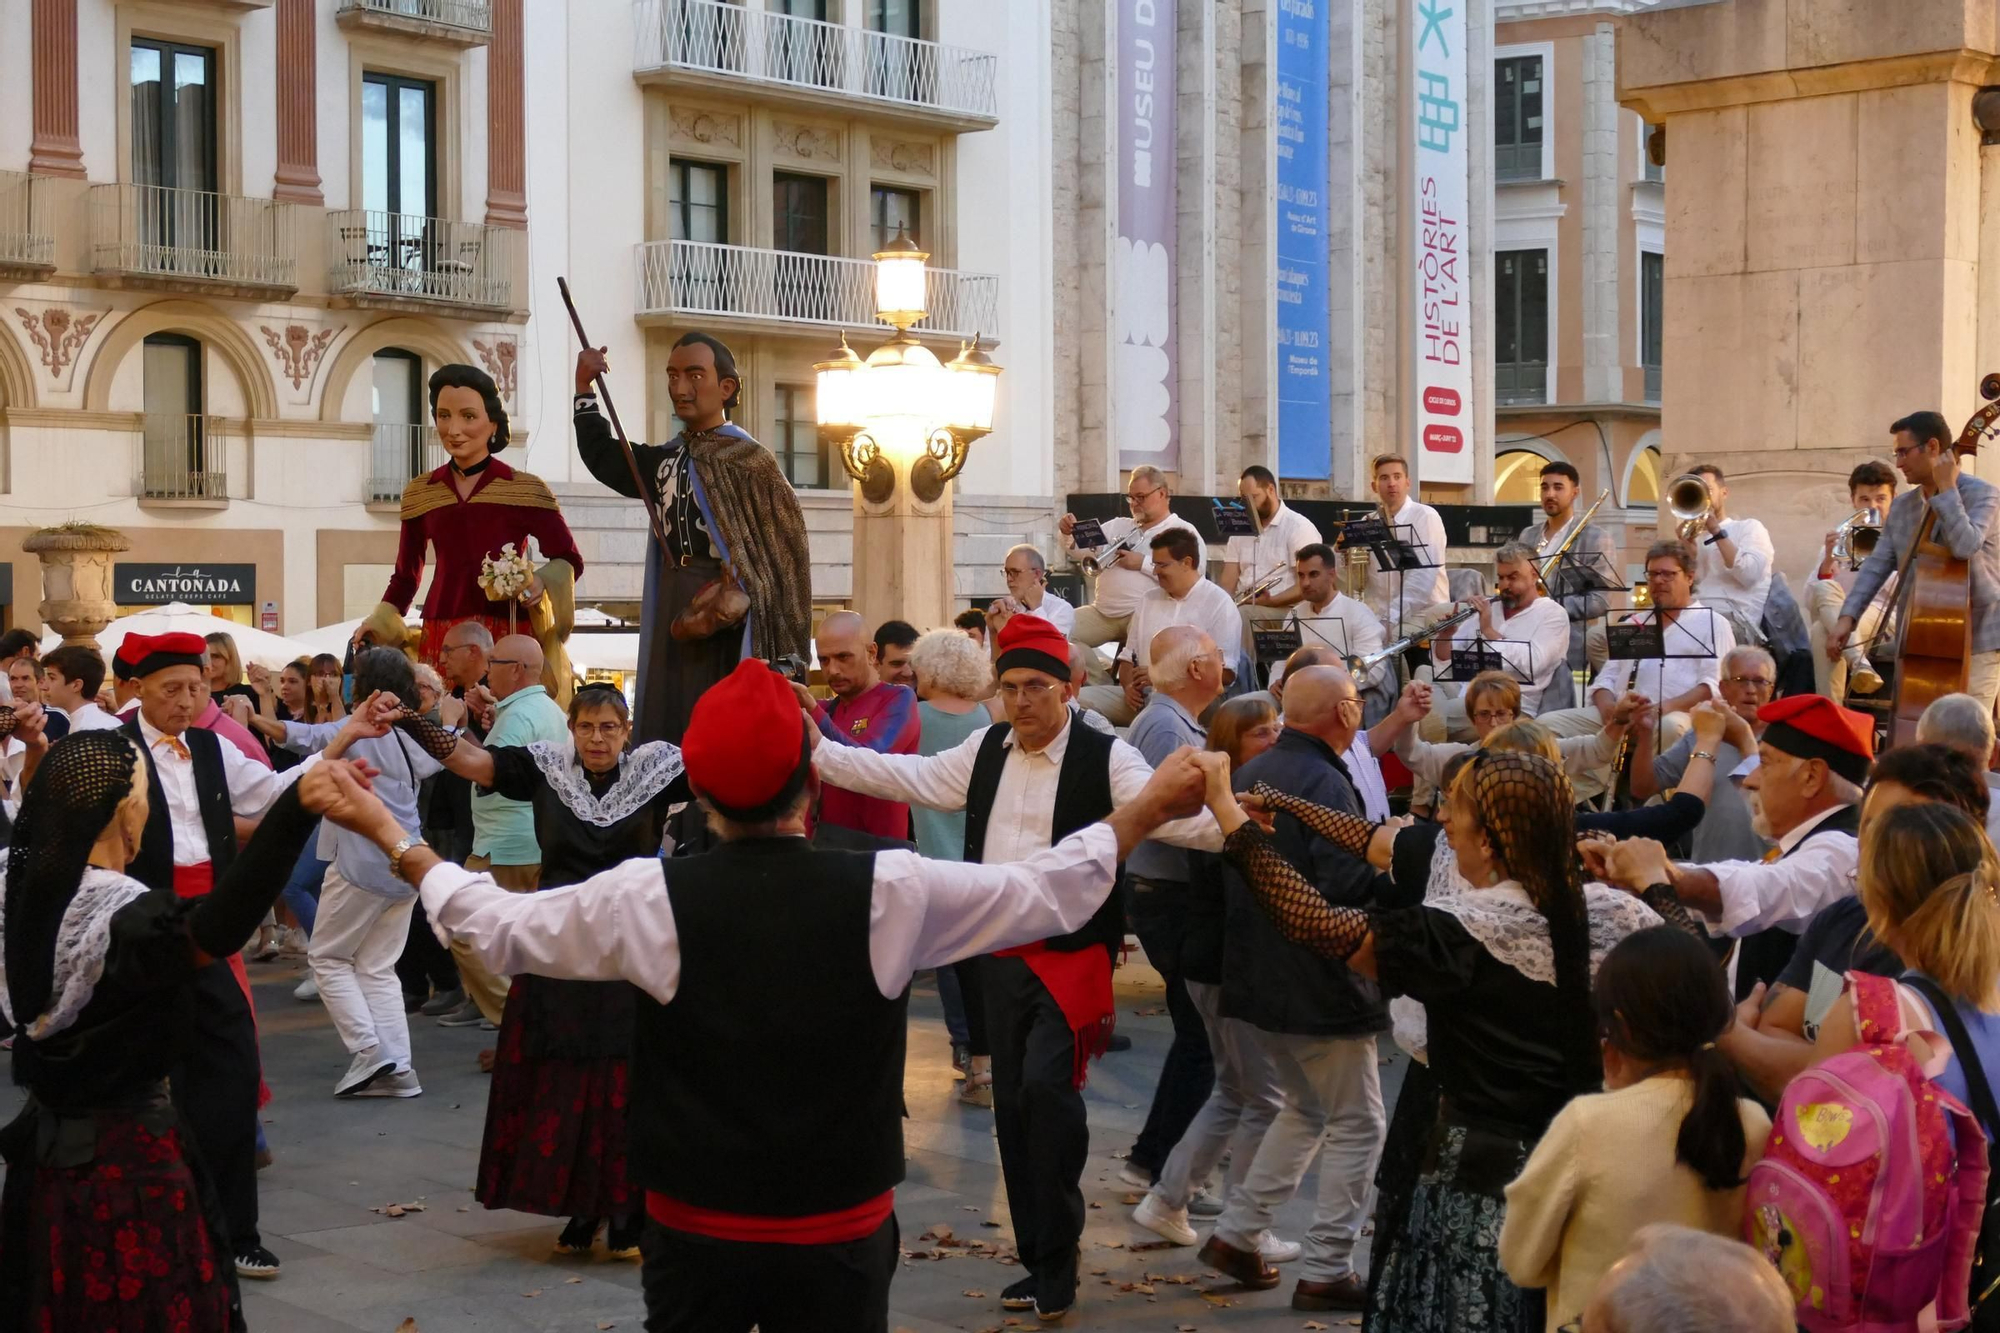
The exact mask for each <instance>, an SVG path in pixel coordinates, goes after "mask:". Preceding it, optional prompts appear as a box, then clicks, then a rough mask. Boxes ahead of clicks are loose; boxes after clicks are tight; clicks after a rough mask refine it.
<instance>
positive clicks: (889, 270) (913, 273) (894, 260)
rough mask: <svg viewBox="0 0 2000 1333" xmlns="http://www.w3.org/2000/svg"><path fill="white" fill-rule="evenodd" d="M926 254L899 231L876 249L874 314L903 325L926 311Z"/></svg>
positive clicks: (883, 320) (913, 321)
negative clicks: (881, 246) (886, 245)
mask: <svg viewBox="0 0 2000 1333" xmlns="http://www.w3.org/2000/svg"><path fill="white" fill-rule="evenodd" d="M929 258H930V255H929V254H927V253H925V252H924V251H922V250H919V249H918V248H917V243H916V242H915V241H912V240H911V239H910V238H909V237H908V236H907V235H905V234H900V233H899V234H898V235H897V237H896V239H895V240H893V241H891V242H890V243H889V246H888V248H887V249H885V250H878V251H876V252H875V314H876V318H878V319H880V320H881V321H882V322H883V323H884V324H890V325H894V326H895V327H896V328H899V329H906V328H908V327H910V325H912V324H915V323H916V322H917V321H918V320H920V319H922V318H923V317H924V316H925V315H926V314H928V313H929V310H928V308H927V306H926V304H925V302H926V296H925V292H926V290H927V287H928V284H927V283H926V281H925V278H924V261H926V260H928V259H929Z"/></svg>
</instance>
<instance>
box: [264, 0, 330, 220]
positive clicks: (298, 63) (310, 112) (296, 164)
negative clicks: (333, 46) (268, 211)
mask: <svg viewBox="0 0 2000 1333" xmlns="http://www.w3.org/2000/svg"><path fill="white" fill-rule="evenodd" d="M277 17H278V171H277V176H276V183H275V184H274V185H273V186H272V189H271V197H272V198H274V199H289V200H292V201H293V202H295V203H301V204H315V205H317V204H323V203H325V202H326V199H325V196H323V195H322V194H321V193H320V189H319V63H318V49H317V48H318V34H317V33H316V32H315V30H314V29H315V24H316V23H317V19H316V18H315V16H314V14H313V0H278V15H277Z"/></svg>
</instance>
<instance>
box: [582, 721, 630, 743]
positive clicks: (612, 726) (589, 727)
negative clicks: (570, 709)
mask: <svg viewBox="0 0 2000 1333" xmlns="http://www.w3.org/2000/svg"><path fill="white" fill-rule="evenodd" d="M572 725H573V726H574V728H575V730H576V734H577V735H579V736H603V737H605V738H607V739H609V738H610V737H613V736H616V735H617V734H618V733H620V732H621V731H624V730H625V727H626V724H625V723H623V722H577V723H574V724H572Z"/></svg>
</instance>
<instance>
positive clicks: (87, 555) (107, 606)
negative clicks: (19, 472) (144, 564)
mask: <svg viewBox="0 0 2000 1333" xmlns="http://www.w3.org/2000/svg"><path fill="white" fill-rule="evenodd" d="M131 548H132V543H131V542H129V541H127V540H126V538H125V534H124V533H122V532H120V531H118V530H117V529H116V528H103V527H99V526H98V525H97V524H95V523H74V522H72V523H64V524H63V525H61V526H60V527H54V528H43V529H41V530H40V531H39V532H31V533H29V534H28V535H27V537H26V538H25V539H23V540H22V542H21V549H22V550H23V551H26V552H27V553H29V554H30V555H33V556H35V557H37V558H38V559H40V560H41V562H42V602H41V605H40V606H38V607H36V608H35V614H36V615H39V616H40V617H41V618H42V620H43V622H44V623H45V624H47V625H48V626H49V627H50V628H52V629H54V630H55V631H56V632H57V633H59V634H61V635H62V636H63V643H64V645H65V646H67V645H69V644H77V645H79V646H81V647H84V648H90V649H96V648H97V635H98V632H99V631H100V630H102V629H103V628H104V627H105V626H106V625H109V624H110V623H111V622H112V621H113V620H115V619H117V618H118V603H117V601H116V600H115V599H114V598H113V596H112V578H111V557H112V556H114V555H116V554H117V553H118V552H120V551H128V550H130V549H131Z"/></svg>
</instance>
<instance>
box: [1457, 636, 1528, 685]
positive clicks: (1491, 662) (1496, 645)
mask: <svg viewBox="0 0 2000 1333" xmlns="http://www.w3.org/2000/svg"><path fill="white" fill-rule="evenodd" d="M1502 645H1505V646H1507V647H1509V648H1519V649H1521V650H1522V651H1523V652H1525V653H1526V654H1527V656H1528V661H1529V665H1530V666H1531V667H1532V666H1533V664H1534V648H1535V646H1534V645H1533V644H1531V643H1527V642H1523V641H1517V640H1514V639H1499V640H1494V639H1473V640H1471V641H1470V642H1468V643H1465V644H1463V645H1454V646H1453V648H1452V650H1451V656H1450V657H1449V658H1448V659H1447V660H1446V661H1445V662H1442V663H1439V662H1437V661H1436V659H1435V658H1433V659H1432V665H1431V679H1432V680H1434V681H1437V682H1439V683H1441V684H1445V685H1463V684H1466V683H1467V682H1469V681H1470V680H1471V679H1472V678H1473V677H1474V676H1477V675H1479V674H1480V673H1481V672H1484V671H1504V672H1506V673H1507V674H1508V675H1509V676H1512V677H1514V678H1515V679H1517V680H1519V681H1520V682H1521V683H1522V684H1533V683H1534V679H1535V677H1534V673H1533V671H1532V670H1531V671H1528V672H1526V673H1523V672H1522V671H1520V670H1518V669H1517V668H1516V667H1515V666H1514V664H1513V663H1512V662H1510V661H1508V660H1507V655H1506V654H1505V653H1503V652H1501V651H1500V649H1501V647H1502ZM1440 666H1441V667H1442V668H1443V670H1442V671H1440V670H1439V667H1440Z"/></svg>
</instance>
